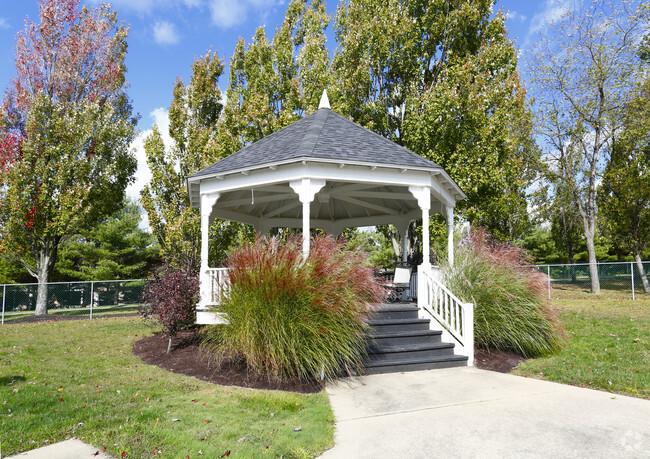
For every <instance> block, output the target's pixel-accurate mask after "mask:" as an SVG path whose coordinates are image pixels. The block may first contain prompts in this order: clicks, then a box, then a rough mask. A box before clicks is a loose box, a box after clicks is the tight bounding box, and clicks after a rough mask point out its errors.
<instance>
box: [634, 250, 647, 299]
mask: <svg viewBox="0 0 650 459" xmlns="http://www.w3.org/2000/svg"><path fill="white" fill-rule="evenodd" d="M634 261H636V269H637V271H638V272H639V276H641V282H642V283H643V291H644V292H646V293H650V283H648V276H647V275H646V273H645V270H644V269H643V261H642V260H641V253H640V252H637V251H635V252H634Z"/></svg>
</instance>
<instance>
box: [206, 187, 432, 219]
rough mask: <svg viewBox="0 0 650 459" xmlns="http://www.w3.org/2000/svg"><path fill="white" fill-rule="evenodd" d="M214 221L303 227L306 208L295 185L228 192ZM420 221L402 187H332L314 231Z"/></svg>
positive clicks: (322, 199)
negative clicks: (336, 225)
mask: <svg viewBox="0 0 650 459" xmlns="http://www.w3.org/2000/svg"><path fill="white" fill-rule="evenodd" d="M432 211H434V212H440V211H441V204H440V203H435V202H432ZM212 217H213V218H215V217H216V218H223V219H229V220H235V221H239V222H243V223H249V224H254V225H255V224H257V223H258V222H260V221H262V220H263V221H265V222H267V225H270V226H271V227H274V226H282V227H300V226H301V225H302V205H301V202H300V201H299V200H298V199H297V194H296V193H295V192H294V190H293V189H292V188H291V186H290V185H289V183H280V184H274V185H266V186H259V187H253V188H246V189H239V190H233V191H229V192H224V193H222V195H221V197H220V198H219V199H218V201H217V202H216V205H215V206H214V208H213V212H212ZM420 217H421V210H420V208H419V207H418V203H417V200H416V199H415V198H414V197H413V195H412V194H411V193H410V192H409V190H408V187H406V186H398V185H382V184H373V183H346V182H336V181H328V182H327V183H326V185H325V186H324V187H323V188H322V189H321V190H320V191H319V192H318V193H317V194H316V196H315V199H314V201H313V202H312V204H311V207H310V219H311V222H312V227H319V224H328V223H330V224H331V223H339V224H346V223H347V224H349V226H356V225H355V224H358V223H360V224H362V225H368V224H370V221H371V220H376V219H378V220H377V221H378V222H379V223H389V222H390V221H391V220H394V222H396V223H397V222H401V221H403V220H404V219H416V218H420ZM364 220H368V223H364V222H363V221H364ZM321 227H322V226H321Z"/></svg>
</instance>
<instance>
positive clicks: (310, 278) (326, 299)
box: [204, 236, 385, 381]
mask: <svg viewBox="0 0 650 459" xmlns="http://www.w3.org/2000/svg"><path fill="white" fill-rule="evenodd" d="M344 247H345V244H344V243H343V242H341V241H335V240H334V239H333V238H331V237H324V236H320V237H316V238H315V239H314V240H313V241H312V245H311V252H310V255H309V258H308V259H307V260H306V262H303V259H302V243H301V239H300V238H298V237H294V238H290V239H289V240H288V241H287V242H286V243H281V242H280V240H279V239H277V238H272V239H264V238H258V239H257V240H256V242H255V243H253V244H249V245H246V246H244V247H242V248H241V249H239V250H236V251H235V252H233V253H232V254H231V255H230V257H229V258H228V263H227V265H228V267H229V268H230V271H229V272H228V275H229V280H230V290H229V291H228V292H227V293H226V294H225V295H224V297H223V298H222V301H221V304H220V306H219V309H220V311H221V312H223V313H224V314H225V318H226V320H227V322H228V323H227V324H226V325H216V326H211V327H207V329H206V331H205V334H204V346H205V347H206V348H207V349H208V350H209V351H210V352H211V353H213V355H215V356H216V357H217V359H218V360H221V359H225V358H227V359H239V358H241V359H243V360H244V361H245V362H246V364H247V365H248V367H249V368H251V369H252V370H254V371H256V372H259V373H261V374H264V375H267V376H268V377H269V378H277V379H280V380H296V379H298V380H302V381H309V380H314V379H317V378H321V377H322V378H324V379H328V380H330V379H333V378H335V377H336V376H337V375H339V374H341V372H342V371H347V372H348V373H349V372H359V371H361V370H362V367H363V359H364V357H365V355H366V346H367V343H366V336H367V334H366V333H367V331H368V325H367V317H368V314H369V312H370V311H371V308H372V305H373V304H375V303H377V302H380V301H383V300H384V299H385V290H384V287H383V286H382V284H381V282H380V281H379V280H378V279H376V278H375V277H374V274H373V271H372V269H371V268H370V267H369V266H368V263H367V258H366V256H365V255H364V254H363V253H362V252H359V251H350V250H345V248H344Z"/></svg>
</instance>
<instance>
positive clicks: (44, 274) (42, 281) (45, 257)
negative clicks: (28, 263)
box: [35, 240, 59, 316]
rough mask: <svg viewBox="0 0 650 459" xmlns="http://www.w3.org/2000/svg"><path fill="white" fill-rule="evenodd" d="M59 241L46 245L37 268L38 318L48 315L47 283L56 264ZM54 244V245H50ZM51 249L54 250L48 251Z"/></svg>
mask: <svg viewBox="0 0 650 459" xmlns="http://www.w3.org/2000/svg"><path fill="white" fill-rule="evenodd" d="M58 242H59V241H58V240H55V241H48V243H46V244H44V246H45V247H43V248H42V249H41V253H40V254H39V257H38V266H37V267H36V269H37V272H36V279H37V281H38V290H37V293H36V311H35V314H36V315H37V316H44V315H46V314H47V283H48V282H49V281H50V273H51V272H52V269H53V268H54V263H55V262H56V256H57V249H58ZM50 244H52V245H50ZM49 247H52V249H50V250H48V248H49Z"/></svg>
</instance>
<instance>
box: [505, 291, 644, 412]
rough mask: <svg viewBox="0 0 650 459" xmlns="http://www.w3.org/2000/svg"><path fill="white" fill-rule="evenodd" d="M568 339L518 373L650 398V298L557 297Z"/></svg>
mask: <svg viewBox="0 0 650 459" xmlns="http://www.w3.org/2000/svg"><path fill="white" fill-rule="evenodd" d="M553 303H554V305H556V306H557V307H558V309H559V311H560V319H561V320H562V322H563V323H564V325H565V327H566V331H567V333H568V340H567V342H566V345H565V346H564V348H563V349H562V350H561V351H560V352H559V353H557V354H555V355H553V356H550V357H543V358H536V359H530V360H527V361H525V362H523V363H522V364H521V365H520V366H519V368H518V369H517V370H515V371H514V373H515V374H519V375H523V376H530V377H534V378H540V379H546V380H549V381H556V382H560V383H565V384H572V385H576V386H580V387H589V388H592V389H600V390H606V391H610V392H615V393H619V394H625V395H631V396H634V397H640V398H646V399H650V298H647V297H641V299H637V300H635V301H632V300H631V299H627V300H626V299H606V298H605V297H603V296H602V295H601V296H600V297H599V298H593V297H592V298H584V297H583V298H579V299H575V298H574V299H560V300H554V301H553Z"/></svg>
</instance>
